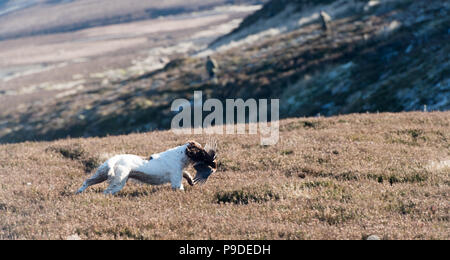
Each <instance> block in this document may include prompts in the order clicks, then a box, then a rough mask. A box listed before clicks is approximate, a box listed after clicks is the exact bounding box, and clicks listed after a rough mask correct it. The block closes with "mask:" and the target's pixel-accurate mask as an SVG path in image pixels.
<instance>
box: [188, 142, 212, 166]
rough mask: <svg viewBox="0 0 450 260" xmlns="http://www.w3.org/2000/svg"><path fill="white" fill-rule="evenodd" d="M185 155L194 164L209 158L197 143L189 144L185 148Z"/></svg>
mask: <svg viewBox="0 0 450 260" xmlns="http://www.w3.org/2000/svg"><path fill="white" fill-rule="evenodd" d="M186 155H187V156H188V157H189V159H191V160H192V161H194V162H201V161H206V160H207V158H208V157H209V155H208V153H207V152H206V151H205V149H203V147H202V145H201V144H199V143H197V142H189V143H188V146H187V148H186Z"/></svg>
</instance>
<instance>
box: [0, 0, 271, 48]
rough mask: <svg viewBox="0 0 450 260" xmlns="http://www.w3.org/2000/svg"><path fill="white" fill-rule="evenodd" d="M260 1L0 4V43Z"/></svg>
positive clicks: (27, 0)
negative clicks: (26, 37)
mask: <svg viewBox="0 0 450 260" xmlns="http://www.w3.org/2000/svg"><path fill="white" fill-rule="evenodd" d="M2 2H4V3H2ZM261 2H262V1H258V0H237V1H234V0H190V1H180V0H165V1H141V0H128V1H121V0H19V1H18V0H14V1H0V40H4V39H10V38H20V37H25V36H31V35H40V34H51V33H61V32H68V31H74V30H80V29H85V28H91V27H97V26H103V25H110V24H118V23H127V22H132V21H139V20H145V19H150V18H157V17H160V16H166V15H173V14H180V13H188V12H194V11H200V10H205V9H211V8H214V7H215V6H218V5H224V4H234V3H241V4H242V3H249V4H251V3H261ZM49 14H51V15H49Z"/></svg>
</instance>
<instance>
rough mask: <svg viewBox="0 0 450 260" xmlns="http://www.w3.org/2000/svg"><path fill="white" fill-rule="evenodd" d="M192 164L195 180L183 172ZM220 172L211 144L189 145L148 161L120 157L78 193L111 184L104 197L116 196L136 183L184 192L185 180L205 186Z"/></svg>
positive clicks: (112, 161) (109, 161)
mask: <svg viewBox="0 0 450 260" xmlns="http://www.w3.org/2000/svg"><path fill="white" fill-rule="evenodd" d="M191 164H193V166H194V169H195V170H196V171H197V173H196V175H195V177H194V178H192V177H191V175H190V174H189V173H188V172H186V171H184V169H185V168H186V167H187V166H189V165H191ZM216 170H217V160H216V149H215V145H214V147H213V146H212V145H210V144H208V145H206V146H205V148H203V147H202V146H201V145H200V144H199V143H197V142H188V143H186V144H184V145H182V146H178V147H175V148H172V149H169V150H167V151H165V152H162V153H158V154H153V155H152V156H151V157H150V159H148V160H146V159H143V158H142V157H140V156H136V155H130V154H123V155H117V156H114V157H112V158H110V159H109V160H107V161H106V162H105V163H103V164H102V165H101V166H100V167H99V168H98V170H97V171H96V173H95V174H94V175H93V176H92V177H90V178H89V179H87V180H86V181H85V182H84V183H83V186H82V187H81V188H80V189H79V190H78V191H77V194H78V193H82V192H83V191H84V190H86V188H88V187H89V186H92V185H95V184H98V183H101V182H104V181H106V180H108V182H109V186H108V188H107V189H106V190H105V191H104V193H105V194H116V193H118V192H119V191H120V190H122V188H123V187H124V186H125V184H126V183H127V181H128V179H129V178H131V179H135V180H138V181H141V182H144V183H147V184H152V185H161V184H166V183H170V184H171V185H172V188H173V189H178V190H184V188H183V184H182V180H183V178H185V179H186V180H187V182H188V183H189V185H191V186H193V185H194V184H197V183H199V184H203V183H205V182H206V180H207V179H208V177H209V176H210V175H211V174H212V173H214V172H215V171H216Z"/></svg>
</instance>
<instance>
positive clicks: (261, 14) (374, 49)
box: [0, 0, 450, 142]
mask: <svg viewBox="0 0 450 260" xmlns="http://www.w3.org/2000/svg"><path fill="white" fill-rule="evenodd" d="M285 2H286V1H281V0H279V1H271V2H269V3H268V4H267V5H266V7H264V8H263V9H262V10H261V11H258V12H256V13H255V14H254V15H253V16H250V17H249V18H247V20H244V22H243V23H242V24H241V26H240V27H239V28H237V29H236V30H235V31H234V32H233V33H232V34H230V35H228V36H225V37H222V38H220V39H218V40H217V41H215V42H214V43H213V44H212V45H210V48H208V49H205V50H202V51H201V52H198V53H197V54H196V55H191V56H188V55H186V56H184V57H182V56H181V55H180V56H179V58H177V59H173V60H172V61H171V62H170V63H168V64H167V66H165V67H164V68H163V69H160V70H156V71H148V72H146V73H143V74H142V75H140V76H138V77H132V76H123V75H128V73H127V70H123V71H120V70H119V71H113V73H112V74H111V73H106V72H105V73H103V74H100V76H99V77H98V78H95V80H93V81H92V82H91V83H90V84H91V86H89V87H88V88H86V90H84V91H77V92H76V93H72V92H70V91H67V93H66V94H65V95H62V96H58V97H56V98H55V99H49V100H46V101H44V102H39V103H34V104H28V105H27V106H22V107H20V108H16V109H15V110H14V111H13V112H8V113H3V114H2V118H4V121H2V122H0V141H2V142H14V141H23V140H52V139H55V138H63V137H66V136H72V137H78V136H85V137H86V136H105V135H108V134H109V135H111V134H123V133H131V132H142V131H150V130H154V129H167V128H169V127H170V122H171V119H172V117H173V113H172V112H171V111H170V105H171V104H172V102H173V101H174V100H175V99H177V98H186V99H192V97H193V93H194V91H195V90H202V91H204V95H205V98H207V97H208V98H209V97H214V98H218V99H222V100H224V99H226V98H243V99H248V98H279V99H280V105H281V107H280V109H281V111H280V112H281V117H284V118H286V117H297V116H315V115H318V114H320V115H326V116H330V115H338V114H347V113H355V112H356V113H361V112H362V113H365V112H377V111H379V112H401V111H418V110H420V111H422V110H424V107H425V106H426V109H427V110H428V111H434V110H449V109H450V78H449V75H450V71H449V68H450V56H449V55H450V44H448V43H449V42H450V34H449V31H448V24H449V23H450V20H449V19H450V16H449V11H450V5H449V4H448V3H447V2H446V1H440V0H430V1H412V0H393V1H364V0H361V1H348V0H336V1H325V0H324V1H318V2H317V1H306V0H298V1H292V2H291V1H289V2H290V4H288V5H285V4H283V3H285ZM277 3H278V4H279V6H278V7H276V8H275V7H274V6H272V5H275V4H277ZM267 6H269V8H268V7H267ZM270 6H272V8H270ZM319 10H326V11H327V12H329V13H330V15H331V16H332V22H331V27H332V28H333V29H332V30H331V31H330V32H328V33H325V32H323V31H322V29H321V24H320V21H319V19H318V12H319ZM175 48H181V46H178V45H177V46H175ZM208 54H209V55H212V56H213V57H214V58H215V59H216V60H217V61H218V63H219V65H220V68H221V69H220V71H219V73H218V82H214V81H209V80H207V76H206V72H205V69H204V64H205V56H206V55H208ZM105 82H106V84H103V83H105ZM0 95H1V93H0Z"/></svg>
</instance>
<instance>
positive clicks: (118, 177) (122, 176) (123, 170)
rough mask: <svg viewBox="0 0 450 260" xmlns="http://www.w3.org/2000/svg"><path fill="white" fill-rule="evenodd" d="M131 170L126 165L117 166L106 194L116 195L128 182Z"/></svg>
mask: <svg viewBox="0 0 450 260" xmlns="http://www.w3.org/2000/svg"><path fill="white" fill-rule="evenodd" d="M130 172H131V170H130V169H128V168H127V167H124V166H115V167H114V175H113V176H111V178H110V179H109V186H108V188H106V190H105V191H104V192H103V193H105V194H112V195H115V194H117V193H118V192H119V191H121V190H122V189H123V187H124V186H125V184H127V181H128V177H129V175H130Z"/></svg>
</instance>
